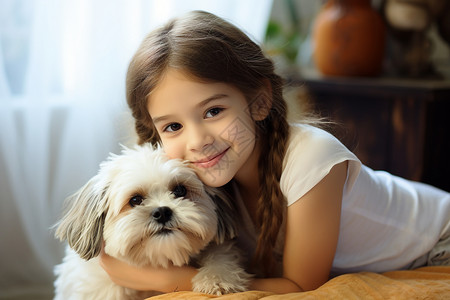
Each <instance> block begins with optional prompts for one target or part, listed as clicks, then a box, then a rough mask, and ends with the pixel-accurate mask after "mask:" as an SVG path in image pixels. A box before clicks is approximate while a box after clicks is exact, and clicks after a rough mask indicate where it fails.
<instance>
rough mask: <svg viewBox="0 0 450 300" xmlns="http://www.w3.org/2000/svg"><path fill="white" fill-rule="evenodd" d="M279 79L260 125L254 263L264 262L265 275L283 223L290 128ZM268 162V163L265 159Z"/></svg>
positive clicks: (269, 270) (271, 268) (273, 84)
mask: <svg viewBox="0 0 450 300" xmlns="http://www.w3.org/2000/svg"><path fill="white" fill-rule="evenodd" d="M280 81H281V80H280V79H279V78H276V79H275V80H272V86H273V87H274V91H273V99H274V100H273V104H274V105H273V106H272V109H271V111H270V113H269V115H268V117H267V118H266V119H265V120H264V121H263V123H264V124H260V125H261V127H259V128H262V129H260V131H262V138H261V139H260V143H270V147H267V145H266V146H265V147H264V146H262V147H261V149H262V151H261V154H260V155H261V156H260V158H259V180H260V192H259V195H260V197H259V199H258V210H257V222H258V224H257V225H258V227H259V228H260V229H261V231H260V235H259V238H258V244H257V247H256V251H255V257H254V263H256V262H259V263H261V262H264V266H265V270H264V271H265V273H266V275H268V274H270V273H271V272H272V271H273V267H274V264H275V262H274V259H273V255H272V253H273V249H274V247H275V244H276V241H277V237H278V232H279V229H280V227H281V225H282V223H283V218H284V213H285V208H286V201H285V198H284V196H283V194H282V192H281V189H280V178H281V173H282V167H283V158H284V154H285V152H286V145H287V139H288V132H289V125H288V123H287V121H286V103H285V102H284V101H279V99H280V97H282V95H281V83H280ZM268 158H269V159H268Z"/></svg>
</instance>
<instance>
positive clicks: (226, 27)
mask: <svg viewBox="0 0 450 300" xmlns="http://www.w3.org/2000/svg"><path fill="white" fill-rule="evenodd" d="M169 67H170V68H176V69H179V70H183V71H186V73H187V74H190V75H192V76H193V77H195V78H197V79H199V80H204V81H206V82H223V83H227V84H231V85H233V86H235V87H236V88H238V89H239V90H240V91H241V92H242V93H243V94H244V95H245V96H246V99H247V101H248V102H249V104H250V101H253V100H254V99H255V98H258V96H259V95H260V94H261V90H263V89H264V87H267V86H268V83H269V82H270V87H271V89H270V90H271V95H268V97H269V98H271V99H270V100H269V101H268V102H267V101H266V103H270V110H269V112H268V115H267V117H266V118H265V119H264V120H262V121H255V124H256V136H257V139H258V140H257V142H258V143H260V145H261V147H260V148H261V153H260V158H259V166H258V168H259V180H260V190H259V200H258V201H259V202H258V210H257V220H256V222H257V224H255V225H256V226H257V228H259V229H260V235H259V239H258V244H257V248H256V252H255V255H254V259H255V262H258V263H261V264H262V265H264V266H265V267H267V270H266V273H270V268H271V267H273V255H272V252H273V248H274V246H275V242H276V240H277V236H278V232H279V229H280V227H281V225H282V222H283V217H284V211H285V206H286V201H285V198H284V196H283V194H282V193H281V190H280V184H279V183H280V177H281V171H282V164H283V157H284V154H285V151H286V144H287V143H286V141H287V138H288V135H289V125H288V123H287V117H286V114H287V107H286V103H285V101H284V99H283V95H282V89H283V82H282V79H281V78H280V77H279V76H278V75H277V74H275V72H274V66H273V63H272V61H271V60H270V59H268V58H267V57H265V56H264V54H263V52H262V50H261V48H260V47H259V46H258V45H257V44H256V43H254V42H253V41H252V40H251V39H250V38H249V37H248V36H247V35H246V34H244V33H243V32H242V31H241V30H239V29H238V28H237V27H235V26H233V25H232V24H230V23H228V22H226V21H224V20H223V19H221V18H219V17H217V16H215V15H213V14H210V13H207V12H202V11H194V12H191V13H188V14H187V15H185V16H184V17H181V18H178V19H175V20H172V21H170V22H168V23H167V24H166V25H165V26H163V27H161V28H159V29H157V30H155V31H153V32H151V33H150V34H149V35H148V36H147V37H146V38H145V39H144V41H143V42H142V44H141V45H140V47H139V49H138V50H137V52H136V54H135V55H134V57H133V59H132V61H131V63H130V65H129V69H128V73H127V82H126V88H127V101H128V105H129V107H130V108H131V111H132V114H133V117H134V119H135V127H136V132H137V134H138V138H139V141H138V142H139V143H144V142H152V143H157V142H159V141H160V138H159V136H158V133H157V131H156V129H155V128H154V126H153V123H152V120H151V117H150V115H149V112H148V111H147V97H148V95H149V94H150V93H151V91H152V90H153V89H154V88H155V87H156V85H157V84H158V82H159V80H160V79H161V77H162V76H163V75H164V73H165V71H166V70H167V69H168V68H169Z"/></svg>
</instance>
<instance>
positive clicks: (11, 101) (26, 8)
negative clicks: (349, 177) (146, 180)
mask: <svg viewBox="0 0 450 300" xmlns="http://www.w3.org/2000/svg"><path fill="white" fill-rule="evenodd" d="M397 2H398V1H395V0H393V1H384V0H375V1H370V0H367V1H363V0H358V1H354V0H339V1H338V0H329V1H316V0H273V1H272V0H227V1H211V0H204V1H200V0H198V1H195V0H165V1H157V0H154V1H151V0H126V1H125V0H118V1H107V0H95V1H91V0H77V1H73V0H71V1H69V0H34V1H32V0H0V299H51V298H52V296H53V294H52V293H53V292H52V290H53V286H52V282H53V280H54V278H53V273H52V269H53V267H54V265H55V264H58V263H59V262H60V261H61V258H62V256H63V245H62V244H61V243H60V242H59V241H56V240H55V239H54V237H53V231H52V229H51V226H52V225H53V224H54V223H55V222H56V221H57V220H58V218H59V217H60V213H61V207H62V203H63V201H64V199H65V198H66V197H67V196H69V195H70V194H72V193H74V192H75V191H76V190H77V189H78V188H79V187H81V186H82V185H83V184H84V183H85V182H86V181H87V180H88V179H89V178H91V177H92V176H93V175H95V174H96V172H97V170H98V165H99V163H100V162H101V161H103V160H104V159H105V158H106V157H107V155H108V153H109V152H114V153H118V152H119V149H120V146H119V144H120V143H122V144H131V143H133V142H134V134H133V130H134V129H133V123H132V120H131V118H130V116H129V113H128V109H127V107H126V103H125V74H126V69H127V65H128V62H129V60H130V58H131V56H132V55H133V53H134V51H135V50H136V48H137V47H138V45H139V43H140V42H141V40H142V39H143V37H144V36H145V34H146V33H148V32H149V31H150V30H151V29H152V28H155V27H156V26H158V25H161V24H162V23H164V22H165V21H167V20H168V19H169V18H171V17H174V16H177V15H179V14H181V13H184V12H186V11H189V10H193V9H201V10H206V11H209V12H212V13H215V14H217V15H219V16H221V17H223V18H225V19H227V20H229V21H231V22H232V23H234V24H236V25H237V26H239V27H240V28H242V29H243V30H244V31H245V32H247V33H248V34H249V35H250V36H251V37H252V38H253V39H254V40H255V41H256V42H257V43H259V44H260V45H261V46H262V47H263V49H264V51H266V53H267V54H268V55H270V56H271V57H272V58H273V60H274V62H275V63H276V67H277V70H278V71H279V72H280V73H281V74H282V75H283V76H284V77H285V78H286V80H287V83H288V86H289V87H290V88H289V94H288V95H289V99H290V102H291V104H292V106H295V107H296V108H297V109H300V110H305V109H312V110H315V111H320V112H321V113H322V114H323V115H324V116H326V117H329V118H331V119H333V120H334V121H336V122H337V123H338V124H340V127H339V128H340V130H338V131H337V134H338V135H339V134H340V136H339V137H340V138H341V139H342V140H343V141H344V142H345V143H346V145H348V147H349V148H351V149H352V150H353V151H355V153H357V154H358V155H359V156H360V158H361V159H362V160H363V162H365V163H366V164H368V165H369V166H371V167H373V168H377V169H385V170H388V171H391V172H393V173H394V174H397V175H401V176H404V177H407V178H410V179H415V180H420V181H424V182H429V183H432V184H435V185H437V186H440V187H441V188H443V189H447V190H449V189H450V188H449V183H448V182H449V180H448V176H447V175H446V172H445V171H446V170H448V169H449V168H450V165H449V160H448V158H446V156H445V155H446V154H448V153H449V151H450V145H449V141H448V138H447V137H446V136H447V135H448V129H449V125H447V124H446V123H445V122H444V120H446V115H444V113H445V112H447V111H449V110H448V108H449V107H448V106H449V102H450V82H449V80H450V79H449V78H450V72H449V70H450V51H449V47H448V42H446V41H448V31H449V25H448V22H447V23H446V22H445V20H448V19H450V17H448V14H447V13H448V11H449V10H450V8H449V5H448V1H445V0H444V1H436V0H430V1H426V0H423V3H422V6H421V7H424V5H430V8H429V9H428V8H427V9H425V11H424V10H419V9H417V6H414V5H413V6H412V7H409V6H408V5H406V6H404V7H403V6H402V5H401V3H400V4H399V3H397ZM403 2H405V1H403ZM406 2H408V1H406ZM416 2H417V1H416ZM419 2H420V1H419ZM355 3H356V6H355ZM358 3H359V4H358ZM435 8H438V9H435ZM433 9H434V10H433ZM433 11H436V12H435V13H432V12H433ZM337 12H338V13H337ZM360 13H362V17H358V15H359V14H360ZM445 14H447V15H445ZM330 15H332V16H333V15H334V16H335V18H334V19H333V18H330V17H329V16H330ZM336 16H337V19H336ZM370 18H373V19H370ZM364 19H366V20H367V19H369V20H372V25H363V24H362V23H359V22H363V21H361V20H364ZM404 20H415V21H414V22H412V23H410V22H407V21H404ZM333 22H337V23H333ZM374 24H378V27H375V25H374ZM341 25H342V26H343V27H340V26H341ZM330 28H331V29H333V28H334V30H331V29H330ZM360 29H366V30H367V31H366V32H361V31H360ZM366 43H367V45H366ZM354 44H357V45H360V46H362V47H363V48H357V49H354V48H353V45H354ZM364 47H366V48H364ZM375 48H376V49H378V50H376V51H375V50H374V49H375ZM321 49H325V50H321ZM380 49H381V50H380ZM410 49H414V51H412V52H410ZM372 50H373V51H372ZM345 53H351V54H352V55H349V56H348V55H344V54H345ZM330 56H331V58H330Z"/></svg>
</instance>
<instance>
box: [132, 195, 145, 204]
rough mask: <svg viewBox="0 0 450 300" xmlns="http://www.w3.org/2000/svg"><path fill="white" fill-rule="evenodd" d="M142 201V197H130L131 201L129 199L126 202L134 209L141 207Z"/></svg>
mask: <svg viewBox="0 0 450 300" xmlns="http://www.w3.org/2000/svg"><path fill="white" fill-rule="evenodd" d="M143 201H144V197H142V196H141V195H135V196H133V197H131V199H130V201H128V203H129V204H130V206H131V207H135V206H138V205H141V204H142V202H143Z"/></svg>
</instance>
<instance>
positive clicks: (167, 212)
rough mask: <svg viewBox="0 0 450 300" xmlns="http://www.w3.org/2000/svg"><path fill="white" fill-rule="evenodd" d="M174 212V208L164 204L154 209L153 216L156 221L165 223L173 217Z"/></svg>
mask: <svg viewBox="0 0 450 300" xmlns="http://www.w3.org/2000/svg"><path fill="white" fill-rule="evenodd" d="M172 214H173V212H172V209H170V208H169V207H167V206H162V207H158V208H155V209H154V210H153V211H152V218H153V219H154V220H155V221H156V222H158V223H160V224H162V225H164V224H166V223H167V222H169V221H170V220H171V219H172Z"/></svg>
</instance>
